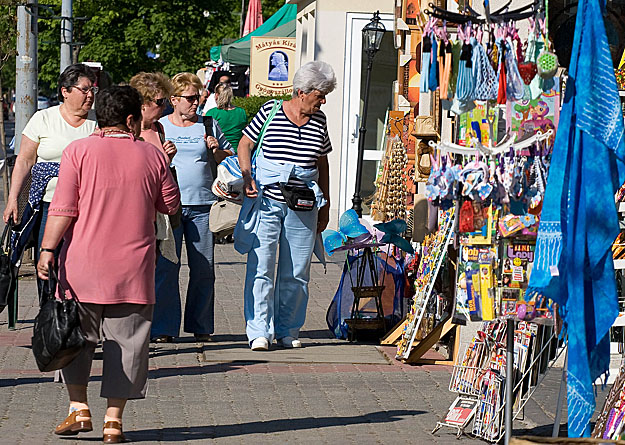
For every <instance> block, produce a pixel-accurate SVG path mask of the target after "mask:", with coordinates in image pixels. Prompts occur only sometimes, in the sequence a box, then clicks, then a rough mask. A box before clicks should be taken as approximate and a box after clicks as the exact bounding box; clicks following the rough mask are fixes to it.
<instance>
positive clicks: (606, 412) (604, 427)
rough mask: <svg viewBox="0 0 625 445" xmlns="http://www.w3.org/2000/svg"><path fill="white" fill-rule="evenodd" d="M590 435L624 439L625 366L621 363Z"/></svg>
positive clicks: (599, 437)
mask: <svg viewBox="0 0 625 445" xmlns="http://www.w3.org/2000/svg"><path fill="white" fill-rule="evenodd" d="M591 436H592V437H594V438H597V439H606V440H619V441H620V440H625V366H623V365H621V368H620V370H619V374H618V376H617V378H616V380H615V381H614V384H613V385H612V388H611V389H610V392H609V393H608V397H607V398H606V400H605V404H604V406H603V410H602V411H601V414H600V415H599V417H598V418H597V422H596V423H595V428H594V429H593V431H592V435H591Z"/></svg>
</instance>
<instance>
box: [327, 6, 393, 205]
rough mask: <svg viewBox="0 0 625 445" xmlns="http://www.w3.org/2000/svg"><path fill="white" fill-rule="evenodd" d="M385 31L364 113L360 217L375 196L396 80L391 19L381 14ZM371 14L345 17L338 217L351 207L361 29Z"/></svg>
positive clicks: (361, 76) (362, 73) (360, 98)
mask: <svg viewBox="0 0 625 445" xmlns="http://www.w3.org/2000/svg"><path fill="white" fill-rule="evenodd" d="M380 16H381V18H382V23H384V26H385V27H386V29H387V30H388V31H387V32H386V33H385V35H384V38H383V39H382V44H381V47H380V50H379V51H378V52H377V53H376V55H375V57H374V59H373V68H372V70H371V86H370V89H369V106H368V110H367V126H366V128H367V132H366V134H365V151H364V158H363V159H364V161H363V166H362V168H363V171H362V186H361V196H362V198H363V215H368V214H369V205H370V201H371V200H370V198H371V196H372V195H373V193H374V192H375V184H374V181H375V178H376V175H377V170H378V168H379V165H380V161H381V159H382V156H383V153H384V152H383V148H384V147H382V143H383V138H384V125H385V121H386V116H387V113H388V111H389V110H390V108H391V105H392V99H393V82H394V81H395V80H396V79H397V50H396V49H395V48H394V46H393V32H392V30H393V21H392V19H393V16H392V15H391V14H380ZM371 18H372V14H348V20H347V25H348V29H347V31H348V32H347V36H348V39H347V40H348V41H347V42H346V43H347V45H346V55H347V56H346V65H345V91H344V95H345V97H344V100H343V104H344V109H343V116H344V118H343V119H344V120H345V121H346V122H347V125H344V126H343V139H342V142H343V144H342V147H343V150H342V153H341V162H342V169H341V172H342V177H341V196H340V208H339V213H340V214H342V213H343V212H344V211H345V210H347V209H349V208H351V207H352V197H353V195H354V189H355V182H356V169H357V165H356V164H357V160H358V143H359V132H358V130H359V128H360V123H361V116H362V113H363V109H362V108H363V102H364V93H365V82H366V76H367V72H366V69H367V55H366V54H365V53H364V52H363V50H362V28H363V27H364V26H365V25H366V24H367V23H369V21H370V20H371Z"/></svg>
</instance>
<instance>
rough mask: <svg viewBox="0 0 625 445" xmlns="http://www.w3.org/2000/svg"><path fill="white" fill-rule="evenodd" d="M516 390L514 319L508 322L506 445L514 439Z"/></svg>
mask: <svg viewBox="0 0 625 445" xmlns="http://www.w3.org/2000/svg"><path fill="white" fill-rule="evenodd" d="M513 388H514V319H512V318H509V319H508V320H507V321H506V406H505V407H504V409H505V422H506V425H505V431H506V436H505V442H504V443H505V445H508V443H509V442H510V438H511V437H512V407H513V405H514V400H512V392H513V391H512V390H513Z"/></svg>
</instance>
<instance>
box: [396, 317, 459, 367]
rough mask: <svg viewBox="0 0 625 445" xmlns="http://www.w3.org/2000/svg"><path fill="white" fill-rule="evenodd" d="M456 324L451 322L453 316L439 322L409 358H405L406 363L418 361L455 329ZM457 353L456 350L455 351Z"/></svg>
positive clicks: (413, 349)
mask: <svg viewBox="0 0 625 445" xmlns="http://www.w3.org/2000/svg"><path fill="white" fill-rule="evenodd" d="M455 328H456V325H455V324H454V323H452V322H451V317H449V318H447V319H446V320H445V321H444V322H442V323H439V325H438V326H436V328H434V330H432V332H430V333H429V334H428V335H427V336H426V337H425V338H424V339H423V340H421V341H420V342H419V344H417V346H415V347H414V348H412V351H411V352H410V355H409V356H408V358H406V359H405V360H403V362H404V363H416V362H417V361H418V360H419V359H420V358H421V357H422V356H423V354H425V353H426V352H427V351H429V350H430V348H432V346H434V345H435V344H436V343H437V342H438V341H440V339H441V338H443V337H444V336H445V335H447V334H448V333H449V332H450V331H451V330H452V329H455ZM453 353H454V354H455V353H456V351H453Z"/></svg>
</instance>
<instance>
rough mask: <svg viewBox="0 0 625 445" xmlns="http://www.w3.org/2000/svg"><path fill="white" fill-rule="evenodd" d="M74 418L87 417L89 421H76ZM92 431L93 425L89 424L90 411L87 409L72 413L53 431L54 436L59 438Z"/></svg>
mask: <svg viewBox="0 0 625 445" xmlns="http://www.w3.org/2000/svg"><path fill="white" fill-rule="evenodd" d="M76 417H89V419H90V420H81V421H78V420H76ZM89 431H93V425H92V424H91V411H89V410H88V409H81V410H80V411H74V412H72V413H71V414H70V415H69V416H67V418H66V419H65V420H64V421H63V423H61V424H60V425H58V426H57V427H56V428H55V429H54V434H58V435H59V436H74V435H76V434H78V433H86V432H89Z"/></svg>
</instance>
